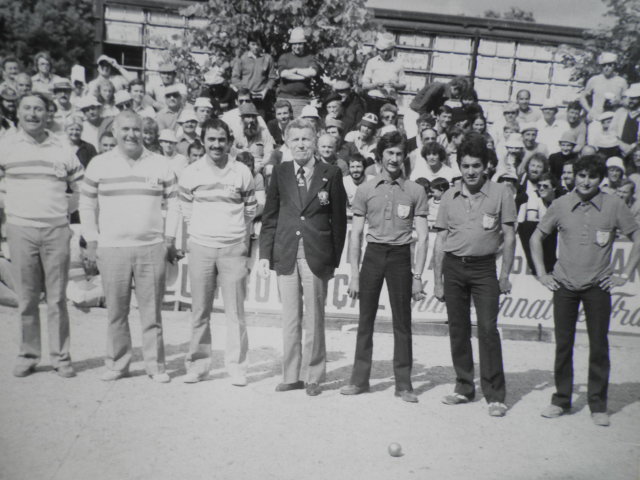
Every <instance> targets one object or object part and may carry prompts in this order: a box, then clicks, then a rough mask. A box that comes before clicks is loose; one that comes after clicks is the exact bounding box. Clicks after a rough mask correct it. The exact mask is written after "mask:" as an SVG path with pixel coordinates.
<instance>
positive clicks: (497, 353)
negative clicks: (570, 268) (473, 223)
mask: <svg viewBox="0 0 640 480" xmlns="http://www.w3.org/2000/svg"><path fill="white" fill-rule="evenodd" d="M442 271H443V275H444V298H445V302H446V305H447V316H448V318H449V338H450V341H451V357H452V359H453V368H454V369H455V371H456V386H455V392H456V393H459V394H462V395H464V396H466V397H468V398H469V399H473V398H474V396H475V385H474V383H473V377H474V369H473V351H472V349H471V298H472V297H473V304H474V305H475V307H476V315H477V317H478V344H479V350H480V386H481V387H482V393H484V397H485V399H486V401H487V402H488V403H491V402H504V398H505V394H506V389H505V380H504V368H503V366H502V345H501V343H500V333H499V332H498V309H499V299H500V287H499V286H498V278H497V276H496V260H495V257H494V256H488V257H475V258H474V257H464V260H463V259H461V258H459V257H454V256H453V255H450V254H445V257H444V261H443V268H442Z"/></svg>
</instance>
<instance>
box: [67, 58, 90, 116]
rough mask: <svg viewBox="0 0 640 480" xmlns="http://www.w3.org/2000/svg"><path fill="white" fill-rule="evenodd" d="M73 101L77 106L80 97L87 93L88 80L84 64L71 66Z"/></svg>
mask: <svg viewBox="0 0 640 480" xmlns="http://www.w3.org/2000/svg"><path fill="white" fill-rule="evenodd" d="M71 85H73V91H72V92H71V103H72V104H73V106H74V107H75V106H76V105H77V104H78V102H79V101H80V99H81V98H82V97H84V96H85V95H86V88H87V80H86V78H85V69H84V67H83V66H82V65H74V66H73V67H71Z"/></svg>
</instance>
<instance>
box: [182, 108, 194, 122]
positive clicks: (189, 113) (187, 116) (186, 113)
mask: <svg viewBox="0 0 640 480" xmlns="http://www.w3.org/2000/svg"><path fill="white" fill-rule="evenodd" d="M189 121H194V122H197V121H198V117H196V112H194V111H193V109H192V108H185V109H184V110H182V113H180V116H179V117H178V123H184V122H189Z"/></svg>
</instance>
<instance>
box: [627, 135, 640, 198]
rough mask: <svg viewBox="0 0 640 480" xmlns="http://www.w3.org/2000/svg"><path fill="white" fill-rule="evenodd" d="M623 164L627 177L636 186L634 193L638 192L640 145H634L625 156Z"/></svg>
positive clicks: (639, 185)
mask: <svg viewBox="0 0 640 480" xmlns="http://www.w3.org/2000/svg"><path fill="white" fill-rule="evenodd" d="M625 164H626V170H625V173H626V175H627V177H628V178H629V180H631V181H632V182H634V183H635V184H636V192H640V145H636V146H635V147H634V148H633V150H631V151H630V152H629V153H628V154H627V156H626V157H625Z"/></svg>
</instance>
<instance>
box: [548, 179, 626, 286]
mask: <svg viewBox="0 0 640 480" xmlns="http://www.w3.org/2000/svg"><path fill="white" fill-rule="evenodd" d="M556 228H557V229H558V244H559V252H558V261H557V262H556V265H555V267H554V269H553V277H554V278H555V279H556V280H557V281H558V282H560V283H561V284H563V285H564V286H566V287H567V288H570V289H572V290H583V289H585V288H589V287H591V286H593V285H597V284H598V282H599V281H600V280H602V278H604V277H605V276H607V275H610V274H611V249H612V246H613V240H614V238H615V234H616V230H619V231H620V232H621V233H623V234H624V235H632V234H633V232H635V231H636V230H637V229H638V228H639V227H638V225H637V224H636V222H635V220H634V218H633V215H632V214H631V211H630V210H629V207H627V206H626V205H625V204H624V202H623V201H622V200H621V199H619V198H618V197H616V196H615V195H607V194H606V193H602V192H600V193H598V194H597V195H596V196H595V197H593V198H592V199H591V200H588V201H586V202H583V201H582V200H581V199H580V197H579V196H578V194H577V193H575V192H571V193H568V194H567V195H564V196H562V197H560V198H558V199H557V200H555V201H554V202H553V203H552V204H551V206H550V207H549V210H547V213H546V215H545V216H544V217H543V218H542V220H541V221H540V223H538V230H540V231H541V232H542V233H544V234H550V233H551V232H553V231H554V230H555V229H556Z"/></svg>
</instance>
